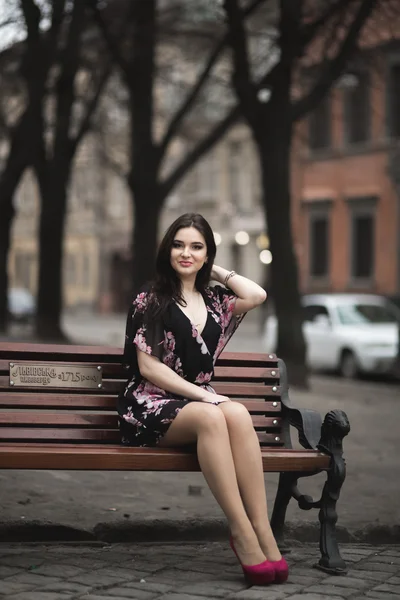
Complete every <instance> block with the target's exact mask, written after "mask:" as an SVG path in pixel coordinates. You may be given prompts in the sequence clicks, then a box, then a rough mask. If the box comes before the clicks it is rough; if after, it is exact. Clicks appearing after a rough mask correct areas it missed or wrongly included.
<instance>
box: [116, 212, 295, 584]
mask: <svg viewBox="0 0 400 600" xmlns="http://www.w3.org/2000/svg"><path fill="white" fill-rule="evenodd" d="M215 255H216V246H215V242H214V236H213V232H212V229H211V227H210V225H209V224H208V223H207V221H206V220H205V219H204V218H203V217H202V216H201V215H198V214H185V215H182V216H181V217H179V218H178V219H177V220H176V221H175V222H174V223H172V225H171V226H170V227H169V229H168V231H167V232H166V234H165V236H164V239H163V240H162V242H161V245H160V248H159V251H158V255H157V262H156V277H155V280H154V282H152V283H151V284H150V285H148V286H146V288H145V290H144V291H142V292H141V293H140V294H138V296H137V297H136V298H135V300H134V301H133V304H132V306H131V309H130V311H129V314H128V321H127V329H126V342H125V362H126V363H127V364H128V365H129V368H130V374H129V381H128V384H127V386H126V389H125V391H124V393H123V394H121V396H120V398H119V400H118V412H119V416H120V429H121V435H122V443H123V444H126V445H135V446H160V447H171V446H184V445H187V444H194V443H195V444H196V447H197V455H198V460H199V464H200V467H201V470H202V472H203V474H204V477H205V479H206V481H207V483H208V485H209V487H210V489H211V491H212V493H213V494H214V496H215V498H216V500H217V502H218V503H219V505H220V506H221V508H222V510H223V511H224V513H225V515H226V517H227V519H228V524H229V527H230V531H231V545H232V549H233V550H234V552H235V553H236V555H237V557H238V559H239V561H240V563H241V565H242V568H243V571H244V574H245V576H246V578H247V580H248V581H249V582H250V583H253V584H266V583H271V582H272V581H275V582H283V581H286V579H287V577H288V567H287V564H286V561H285V559H283V558H282V557H281V554H280V552H279V550H278V547H277V544H276V541H275V539H274V536H273V534H272V530H271V527H270V524H269V520H268V514H267V501H266V494H265V484H264V474H263V468H262V460H261V452H260V445H259V442H258V438H257V435H256V433H255V431H254V428H253V424H252V420H251V416H250V414H249V413H248V411H247V409H246V408H245V407H244V406H243V405H242V404H240V403H238V402H232V401H230V399H229V398H227V397H226V396H221V395H219V394H217V393H216V392H215V391H214V390H213V388H212V387H211V386H210V385H209V383H210V381H211V379H212V376H213V371H214V365H215V362H216V360H217V358H218V356H219V355H220V353H221V352H222V350H223V349H224V348H225V346H226V344H227V343H228V341H229V339H230V338H231V336H232V334H233V333H234V331H235V330H236V329H237V327H238V325H239V324H240V322H241V320H242V319H243V317H244V315H245V313H246V312H248V311H249V310H251V309H253V308H255V307H256V306H259V305H260V304H261V303H262V302H264V301H265V299H266V293H265V291H264V290H263V289H262V288H261V287H260V286H259V285H257V284H256V283H254V282H253V281H250V280H249V279H247V278H246V277H243V276H241V275H238V274H237V273H235V272H234V271H230V272H229V271H227V270H226V269H224V268H222V267H219V266H217V265H215V264H214V259H215ZM210 280H213V281H217V282H219V283H220V284H223V286H221V285H216V286H214V287H210V286H209V281H210Z"/></svg>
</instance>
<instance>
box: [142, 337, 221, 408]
mask: <svg viewBox="0 0 400 600" xmlns="http://www.w3.org/2000/svg"><path fill="white" fill-rule="evenodd" d="M136 354H137V360H138V366H139V371H140V374H141V376H142V377H144V378H145V379H147V380H148V381H150V382H151V383H153V384H154V385H156V386H157V387H159V388H161V389H162V390H166V391H167V392H172V393H173V394H178V396H183V397H184V398H188V399H189V400H200V401H202V402H215V401H216V400H218V401H219V402H223V401H224V399H225V400H229V398H225V396H220V395H219V394H213V393H212V392H207V390H204V389H203V388H201V387H199V386H198V385H195V384H194V383H190V381H186V380H185V379H183V377H181V376H180V375H178V373H175V371H173V370H172V369H170V368H169V367H167V365H165V364H164V363H162V362H161V361H160V360H159V359H158V358H156V357H155V356H152V355H151V354H146V353H145V352H142V351H141V350H139V348H137V349H136Z"/></svg>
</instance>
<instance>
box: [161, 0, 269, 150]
mask: <svg viewBox="0 0 400 600" xmlns="http://www.w3.org/2000/svg"><path fill="white" fill-rule="evenodd" d="M266 1H268V0H253V1H252V2H251V3H250V5H249V6H248V7H247V8H246V9H245V10H244V12H243V18H247V17H248V16H250V15H251V14H252V13H253V12H254V11H255V10H256V9H257V8H258V6H260V4H262V3H264V2H266ZM228 41H229V34H226V35H224V37H223V38H222V39H221V40H220V41H219V42H218V43H217V44H216V46H215V48H214V50H213V51H212V52H211V54H210V56H209V59H208V61H207V63H206V66H205V67H204V69H203V72H202V73H201V74H200V76H199V78H198V80H197V82H196V83H195V85H194V87H193V89H192V90H191V92H190V93H189V95H188V96H187V98H186V99H185V100H184V101H183V103H182V105H181V106H180V107H179V108H178V110H177V112H176V113H175V115H174V116H173V118H172V119H171V122H170V124H169V126H168V129H167V131H166V133H165V135H164V138H163V140H162V142H161V144H160V152H161V154H162V155H164V153H165V152H166V150H167V148H168V145H169V143H170V141H171V139H172V138H173V137H174V135H175V133H176V132H177V130H178V128H179V127H180V125H181V122H182V120H183V118H184V117H185V115H186V114H187V113H188V112H189V110H190V109H191V107H192V106H193V104H194V102H195V100H196V98H197V97H198V95H199V93H200V91H201V89H202V88H203V86H204V84H205V82H206V81H207V78H208V75H209V74H210V72H211V70H212V68H213V67H214V65H215V64H216V62H217V60H218V58H219V57H220V55H221V54H222V51H223V50H224V48H225V46H226V45H227V43H228Z"/></svg>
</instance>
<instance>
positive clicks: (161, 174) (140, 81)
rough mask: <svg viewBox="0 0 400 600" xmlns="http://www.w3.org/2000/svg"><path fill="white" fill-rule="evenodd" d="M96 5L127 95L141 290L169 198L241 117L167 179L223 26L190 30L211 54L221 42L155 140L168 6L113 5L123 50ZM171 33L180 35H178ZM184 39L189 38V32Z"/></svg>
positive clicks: (199, 145) (228, 118) (223, 123)
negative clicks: (127, 33)
mask: <svg viewBox="0 0 400 600" xmlns="http://www.w3.org/2000/svg"><path fill="white" fill-rule="evenodd" d="M265 1H266V0H252V2H250V4H249V6H248V7H247V9H246V11H245V16H246V17H248V16H249V15H250V14H252V13H253V11H254V10H255V9H256V7H257V6H259V5H261V4H262V3H263V2H265ZM92 5H93V9H94V12H95V16H96V21H97V23H98V25H99V28H100V29H101V31H102V33H103V36H104V39H105V40H106V42H107V44H108V48H109V51H110V53H111V55H112V57H113V58H114V60H115V62H116V64H118V66H119V68H120V72H121V76H122V80H123V82H124V84H125V86H126V88H127V90H128V102H127V104H128V111H129V114H130V142H129V145H130V148H129V150H130V152H129V154H130V167H129V173H128V175H127V183H128V185H129V188H130V190H131V194H132V202H133V205H134V214H135V219H134V229H133V232H132V249H133V288H134V289H137V288H138V287H140V285H142V283H143V282H144V281H146V280H148V279H149V278H150V277H151V275H152V273H153V269H154V263H155V255H156V248H157V229H158V223H159V217H160V213H161V210H162V208H163V206H164V203H165V200H166V198H167V197H168V195H169V194H170V193H171V191H172V190H173V188H174V187H175V186H176V185H177V184H178V182H179V181H181V179H182V178H183V177H184V176H185V175H186V174H187V173H188V171H189V170H190V168H191V167H192V166H193V165H194V164H195V163H196V161H198V160H199V159H200V158H201V157H202V156H204V155H205V154H206V153H207V152H208V151H209V150H210V149H211V148H212V147H213V146H214V145H215V144H216V143H217V142H218V141H219V140H220V139H221V138H222V137H223V135H224V134H225V133H226V132H227V131H228V130H229V128H230V127H231V126H232V125H233V124H234V123H235V122H236V121H237V120H238V118H239V116H240V111H239V110H238V109H237V108H236V107H234V108H232V109H230V110H228V112H227V113H226V114H225V115H224V117H223V118H222V119H221V120H220V121H219V122H218V123H217V124H215V125H214V126H213V127H211V129H210V130H209V131H208V132H207V133H206V135H204V136H203V137H202V138H201V139H200V140H198V141H196V142H195V143H194V144H193V146H192V148H191V149H190V151H188V152H187V153H186V154H185V155H184V156H183V157H182V158H181V159H180V160H179V161H176V162H175V163H174V166H173V168H172V170H170V171H169V172H168V173H167V174H165V170H164V167H165V162H166V159H167V155H168V152H169V150H170V148H171V145H172V144H173V142H174V141H175V140H176V139H177V137H178V136H179V135H180V134H181V133H182V128H183V126H184V123H185V122H186V121H187V119H188V116H189V115H190V114H191V111H193V108H194V107H196V102H197V101H198V99H199V98H200V96H201V93H202V90H204V86H205V85H206V83H207V81H208V80H209V77H210V74H211V72H212V71H213V69H214V67H215V65H216V64H217V62H218V60H219V59H220V58H221V56H222V55H223V51H224V50H225V48H226V46H227V36H226V35H224V34H223V33H222V32H221V27H220V26H219V28H218V27H215V29H213V30H212V31H210V29H206V30H204V28H203V29H200V31H199V26H197V27H196V28H195V27H194V26H193V28H192V29H191V30H190V35H191V36H193V34H194V31H197V34H198V36H199V39H200V38H201V37H202V38H203V39H205V40H206V41H207V44H206V47H207V48H208V47H209V46H210V40H215V38H216V37H217V41H216V42H215V41H214V47H213V48H212V50H211V52H210V51H208V57H207V59H206V61H205V63H204V65H203V68H201V69H200V70H199V72H198V74H197V77H196V78H195V80H194V82H193V83H192V84H191V86H190V87H189V89H188V90H187V91H186V94H184V97H183V100H182V101H181V103H180V105H179V106H178V108H177V109H176V111H175V113H174V114H173V115H172V116H171V117H170V119H169V120H168V122H167V124H166V126H165V129H164V133H163V135H162V137H161V139H157V138H156V136H155V110H154V104H155V103H154V94H155V81H156V53H157V44H158V43H159V29H160V27H161V26H160V14H162V15H163V17H165V12H163V9H164V6H165V3H164V4H163V3H162V2H159V3H157V1H156V0H147V1H146V2H141V1H140V0H139V1H138V0H133V1H130V2H129V3H126V2H125V3H124V2H110V3H109V7H110V12H111V9H113V10H114V11H115V13H116V15H117V17H118V11H120V13H123V18H124V19H126V21H127V22H129V23H131V24H132V35H131V41H132V44H131V45H130V46H129V45H128V44H126V42H125V41H124V44H121V43H119V40H118V38H117V36H116V35H115V33H114V31H113V24H112V19H111V17H110V16H109V13H108V12H107V10H101V9H100V8H98V6H97V2H95V1H94V2H93V4H92ZM161 5H162V6H161ZM167 9H168V10H169V11H170V13H169V14H167V17H168V16H169V17H170V16H171V14H172V15H173V14H174V13H173V12H171V11H173V9H174V5H173V3H168V4H167ZM119 18H120V17H119ZM170 22H171V20H170ZM163 27H165V23H163ZM173 31H174V34H176V29H174V30H173ZM204 32H205V33H204ZM180 33H181V35H184V34H185V35H186V33H187V29H186V30H185V31H184V32H182V31H181V32H180ZM221 33H222V35H221Z"/></svg>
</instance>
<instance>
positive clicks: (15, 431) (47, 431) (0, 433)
mask: <svg viewBox="0 0 400 600" xmlns="http://www.w3.org/2000/svg"><path fill="white" fill-rule="evenodd" d="M257 435H258V439H259V440H260V444H269V445H270V444H280V443H282V442H281V439H280V436H279V433H264V432H262V433H261V432H257ZM276 437H279V439H276ZM11 440H12V441H15V442H17V441H20V440H41V441H43V442H46V441H50V440H52V441H56V440H57V441H60V442H61V441H66V440H75V441H77V442H92V441H99V442H114V443H119V441H120V437H119V431H118V430H117V429H67V428H64V427H57V428H56V429H53V428H51V427H26V428H25V427H0V442H1V441H11Z"/></svg>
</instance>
